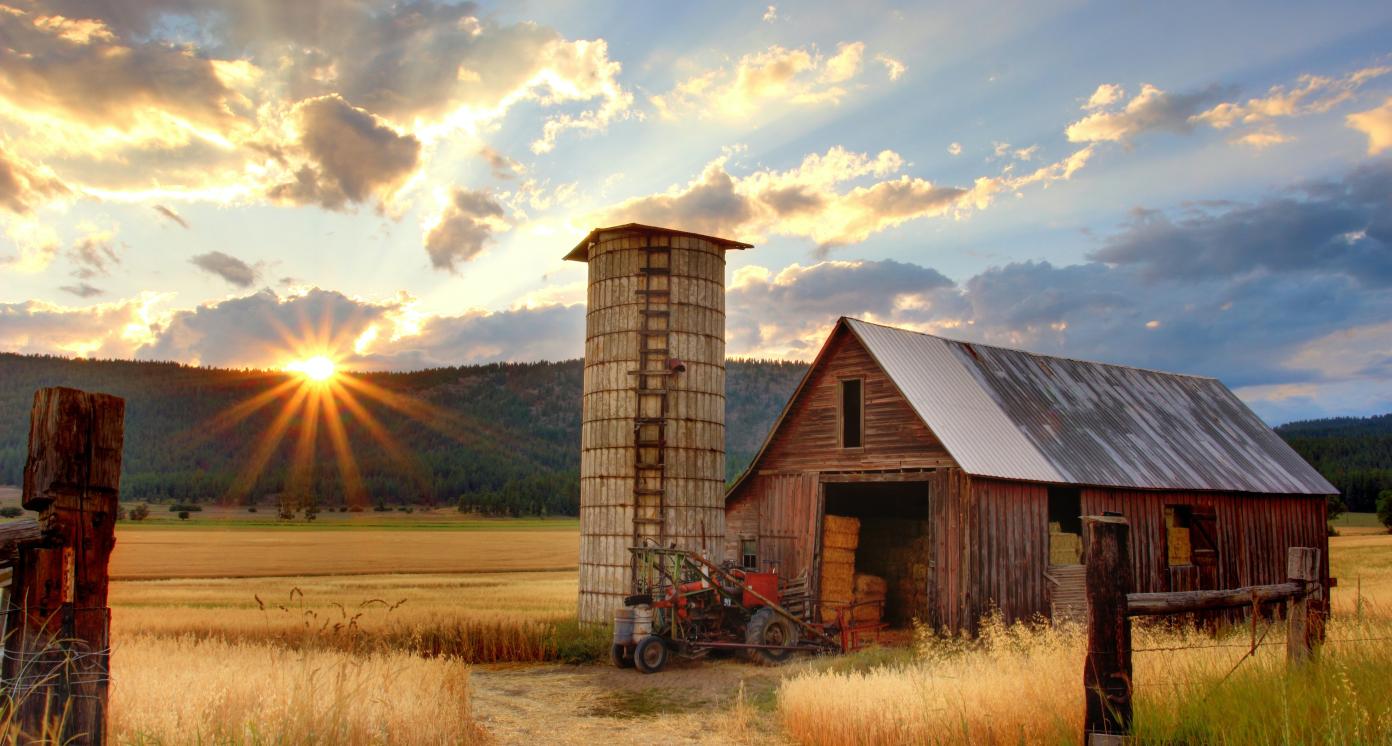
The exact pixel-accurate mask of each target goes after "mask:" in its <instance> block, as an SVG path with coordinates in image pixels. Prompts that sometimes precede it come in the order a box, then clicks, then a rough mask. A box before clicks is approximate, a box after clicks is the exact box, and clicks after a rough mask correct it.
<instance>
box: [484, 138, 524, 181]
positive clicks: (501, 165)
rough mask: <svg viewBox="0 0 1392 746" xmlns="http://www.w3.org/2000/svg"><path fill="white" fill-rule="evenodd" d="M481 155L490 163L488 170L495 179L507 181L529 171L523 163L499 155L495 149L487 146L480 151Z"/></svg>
mask: <svg viewBox="0 0 1392 746" xmlns="http://www.w3.org/2000/svg"><path fill="white" fill-rule="evenodd" d="M479 155H480V156H482V157H483V160H484V161H485V162H487V163H488V169H489V170H490V171H492V172H493V178H495V179H503V180H507V179H511V178H512V177H514V176H516V175H518V174H522V173H526V171H527V168H526V167H525V166H523V165H522V164H521V163H518V162H517V161H514V160H513V159H511V158H509V157H507V156H505V155H503V154H502V153H499V152H498V151H496V150H494V149H493V148H490V147H486V146H485V147H484V148H482V149H481V150H479Z"/></svg>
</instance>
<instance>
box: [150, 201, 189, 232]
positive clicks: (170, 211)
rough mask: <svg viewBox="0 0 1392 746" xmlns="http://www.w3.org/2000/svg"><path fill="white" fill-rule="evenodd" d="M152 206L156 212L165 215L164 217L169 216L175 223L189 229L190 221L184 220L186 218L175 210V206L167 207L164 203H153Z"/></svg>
mask: <svg viewBox="0 0 1392 746" xmlns="http://www.w3.org/2000/svg"><path fill="white" fill-rule="evenodd" d="M151 207H153V208H154V210H155V212H157V213H159V214H161V215H163V216H164V217H166V218H168V219H169V220H170V221H171V222H173V223H175V224H176V225H178V226H179V227H180V228H183V229H184V230H188V227H189V224H188V221H187V220H184V218H183V216H182V215H180V214H179V213H177V212H175V211H174V208H172V207H165V206H164V205H152V206H151Z"/></svg>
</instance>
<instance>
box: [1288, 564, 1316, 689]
mask: <svg viewBox="0 0 1392 746" xmlns="http://www.w3.org/2000/svg"><path fill="white" fill-rule="evenodd" d="M1319 566H1320V552H1319V550H1318V549H1311V548H1309V547H1291V548H1289V549H1287V550H1286V579H1287V580H1289V581H1290V582H1292V583H1295V584H1296V585H1298V586H1300V590H1299V592H1297V593H1296V594H1295V595H1294V596H1292V597H1291V599H1290V601H1288V602H1287V603H1286V660H1287V661H1289V662H1290V663H1292V664H1300V663H1304V662H1305V661H1307V660H1309V659H1310V652H1311V650H1312V649H1313V648H1314V638H1315V634H1314V632H1315V629H1314V626H1315V625H1312V624H1311V623H1310V594H1311V593H1316V592H1319V590H1320V587H1319Z"/></svg>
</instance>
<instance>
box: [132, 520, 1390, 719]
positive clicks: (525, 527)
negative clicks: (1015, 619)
mask: <svg viewBox="0 0 1392 746" xmlns="http://www.w3.org/2000/svg"><path fill="white" fill-rule="evenodd" d="M211 513H212V514H211V515H206V516H204V517H203V518H202V519H201V520H202V522H203V523H202V525H197V524H193V525H190V524H191V523H192V522H190V523H184V522H180V521H178V520H177V519H173V520H169V519H165V518H164V517H163V516H161V519H162V520H160V521H158V522H157V523H156V522H151V523H147V524H143V525H137V524H131V523H122V524H121V525H120V527H119V529H118V533H117V540H118V542H117V547H118V548H117V550H116V553H115V555H114V556H113V571H114V573H115V575H116V576H117V577H119V578H120V579H118V580H115V581H114V582H113V583H112V585H111V605H112V609H113V618H112V632H113V635H112V639H113V658H112V666H113V688H112V701H111V727H112V733H113V735H114V736H115V742H118V743H141V744H157V743H158V744H173V743H189V742H197V743H219V744H221V743H255V744H270V743H276V744H285V743H323V744H328V743H335V744H337V743H344V744H376V743H391V744H445V743H484V742H489V741H490V740H491V741H493V742H514V741H525V740H535V739H536V738H537V734H538V733H540V734H542V737H543V740H555V739H561V740H566V739H570V740H571V741H574V742H587V741H588V742H592V741H594V740H607V741H609V742H612V743H616V744H617V743H629V742H636V741H639V740H643V739H647V738H651V737H654V734H659V735H664V737H665V734H666V733H667V732H670V733H671V734H672V735H671V736H670V738H667V739H666V740H671V741H674V742H679V743H680V742H710V743H715V742H720V743H733V742H748V743H764V742H789V743H800V744H841V743H864V744H871V743H1006V742H1009V743H1021V742H1030V743H1034V742H1050V743H1076V742H1077V740H1078V737H1079V730H1080V728H1081V710H1082V686H1081V682H1082V664H1083V655H1084V647H1085V640H1084V639H1083V637H1082V635H1081V634H1080V632H1079V630H1077V629H1076V628H1069V627H1061V628H1053V627H1049V626H1045V625H1037V626H1030V625H1014V626H1007V625H1003V624H1000V623H994V624H990V625H988V626H987V631H986V633H985V634H984V635H983V636H982V638H981V639H979V640H975V641H968V640H956V639H944V638H941V637H938V636H934V635H931V634H927V633H926V632H925V631H920V632H919V634H917V635H916V636H915V637H914V642H913V644H912V645H908V646H903V647H898V648H883V649H871V650H867V651H862V652H860V653H857V654H854V655H851V656H843V657H827V658H816V659H800V660H797V661H795V662H794V663H792V664H789V665H786V666H783V667H781V668H777V669H764V668H759V667H754V666H749V665H746V664H744V663H740V662H735V661H705V662H701V663H696V664H681V663H678V664H675V666H674V668H673V670H669V671H668V672H665V673H663V674H660V675H658V676H653V677H644V676H641V675H640V674H636V673H634V672H631V671H618V670H616V669H613V668H611V667H609V666H608V665H607V663H605V662H603V661H599V662H591V663H587V664H585V665H579V666H573V665H567V664H566V662H567V661H572V662H579V661H593V659H594V658H595V657H596V656H597V655H602V653H603V651H604V650H605V647H604V646H605V643H606V640H607V634H608V631H607V630H598V631H593V632H584V631H582V630H580V629H579V628H578V627H577V626H576V625H575V624H574V618H573V615H574V602H575V594H576V576H575V569H574V568H575V563H576V543H577V541H576V540H577V530H576V527H575V525H574V522H573V521H569V522H567V521H517V522H512V521H478V520H470V519H466V518H458V517H456V516H443V515H440V516H436V515H431V514H430V513H420V512H417V513H415V514H413V515H407V514H392V515H391V516H374V515H373V514H371V513H366V514H347V515H345V516H343V517H341V518H339V517H335V519H334V520H335V521H339V524H338V525H333V524H332V523H331V522H329V521H325V522H324V523H321V524H316V525H313V526H303V525H299V526H285V525H276V523H275V522H274V519H271V520H269V521H267V522H264V523H259V524H258V523H257V522H256V521H255V520H253V521H248V519H247V518H246V517H245V516H244V515H241V514H238V513H235V512H232V511H228V512H226V513H222V514H219V513H217V512H211ZM456 515H457V514H456ZM257 520H264V519H257ZM218 521H224V523H222V524H218V523H217V522H218ZM385 521H392V522H393V523H392V524H391V525H389V526H384V525H382V523H383V522H385ZM416 521H418V522H420V525H411V524H412V522H416ZM1343 521H1344V522H1343V523H1342V524H1341V525H1340V526H1339V531H1340V534H1341V535H1340V536H1338V537H1335V538H1333V539H1332V540H1331V564H1332V568H1333V573H1334V575H1335V576H1337V577H1338V578H1339V584H1338V587H1337V588H1335V589H1334V591H1333V599H1334V601H1333V603H1334V612H1335V617H1334V619H1333V621H1332V622H1331V624H1330V627H1329V636H1330V640H1331V642H1330V643H1329V644H1327V645H1326V646H1324V648H1323V649H1322V651H1321V653H1320V657H1319V661H1318V662H1317V663H1316V664H1314V665H1311V666H1308V667H1306V668H1305V669H1303V670H1300V671H1296V672H1290V671H1288V670H1287V668H1286V664H1285V648H1284V627H1283V625H1282V624H1280V623H1278V624H1277V625H1276V626H1275V627H1273V628H1272V629H1271V630H1270V631H1269V633H1267V634H1268V636H1267V637H1266V638H1263V642H1264V643H1268V644H1263V645H1261V646H1259V647H1258V649H1257V652H1256V654H1255V655H1254V656H1252V657H1250V658H1248V659H1246V660H1242V659H1243V658H1244V656H1245V654H1246V652H1247V643H1248V640H1249V638H1248V635H1249V631H1248V630H1247V629H1245V628H1244V629H1238V630H1233V631H1232V632H1231V633H1230V634H1229V635H1228V636H1226V637H1223V638H1220V639H1218V640H1214V639H1213V638H1211V637H1208V636H1204V635H1201V634H1197V633H1193V632H1181V631H1176V630H1174V629H1171V628H1166V627H1163V626H1138V628H1137V631H1136V640H1135V646H1136V647H1137V648H1138V649H1140V648H1171V647H1180V648H1184V649H1183V650H1178V651H1165V652H1146V651H1141V650H1138V651H1137V653H1136V655H1135V680H1136V692H1137V694H1136V700H1135V703H1136V718H1137V720H1136V726H1137V733H1138V735H1139V736H1140V738H1139V741H1140V742H1144V743H1305V742H1314V741H1320V742H1325V743H1386V742H1389V741H1392V699H1388V698H1387V697H1386V694H1385V693H1386V692H1388V691H1392V646H1389V644H1388V642H1386V641H1384V642H1371V641H1368V642H1365V641H1364V640H1367V639H1369V638H1392V536H1389V535H1388V534H1386V533H1384V532H1382V531H1381V529H1380V528H1379V527H1377V526H1376V524H1374V523H1372V522H1371V521H1369V520H1368V519H1367V518H1366V517H1364V516H1352V517H1350V518H1348V519H1343ZM443 523H448V524H449V525H447V526H441V525H438V524H443ZM387 570H390V572H387ZM1264 629H1265V628H1264V627H1262V628H1259V630H1258V634H1261V633H1262V632H1263V631H1264ZM1239 661H1241V663H1240V665H1239ZM519 662H520V664H519ZM746 684H747V685H748V690H747V691H746V688H745V687H746ZM480 686H483V687H484V689H483V690H482V691H483V692H484V694H485V695H487V696H484V697H483V698H482V700H481V699H480V696H479V691H480V690H479V687H480ZM481 701H482V702H483V703H484V704H482V705H481V704H480V702H481ZM523 702H526V703H528V704H527V706H528V707H532V709H529V710H526V711H525V712H526V714H525V715H524V716H519V717H517V718H513V721H516V720H519V719H520V720H521V721H523V722H524V725H525V726H526V727H525V728H523V729H521V730H518V729H515V728H512V726H511V725H510V724H509V723H512V725H515V722H513V721H509V720H507V716H508V711H509V710H511V709H514V708H515V707H517V706H521V704H520V703H523ZM533 705H535V706H534V707H533ZM480 707H483V708H484V710H485V712H484V713H483V714H482V715H481V714H480V711H479V708H480ZM489 708H492V709H491V710H490V709H489ZM706 724H713V725H710V727H707V726H706ZM494 728H497V729H499V730H493V729H494ZM548 735H549V736H550V737H549V738H548V737H547V736H548Z"/></svg>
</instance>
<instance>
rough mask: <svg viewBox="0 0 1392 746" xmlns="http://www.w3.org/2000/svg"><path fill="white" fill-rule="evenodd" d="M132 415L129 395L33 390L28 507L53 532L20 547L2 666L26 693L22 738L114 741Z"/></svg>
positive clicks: (17, 690)
mask: <svg viewBox="0 0 1392 746" xmlns="http://www.w3.org/2000/svg"><path fill="white" fill-rule="evenodd" d="M124 420H125V402H124V400H122V399H120V398H118V397H115V396H110V395H108V394H92V393H87V392H84V391H79V390H77V389H71V388H46V389H39V390H38V391H37V392H35V393H34V408H33V410H32V412H31V413H30V420H29V459H28V461H27V462H26V463H25V466H24V507H25V508H28V509H29V510H34V511H38V512H39V523H40V524H41V526H42V527H43V532H44V535H45V537H46V538H45V540H44V541H42V542H39V543H34V544H28V545H25V546H23V547H21V548H20V550H19V556H18V557H17V558H16V561H15V567H14V581H13V585H12V587H11V594H10V604H9V609H7V611H8V612H9V616H10V619H9V622H10V623H9V625H8V629H9V630H10V634H9V636H8V638H7V639H6V640H5V653H6V655H5V661H4V669H3V674H4V677H5V680H6V682H7V683H8V684H9V685H10V689H11V691H12V692H13V693H14V695H15V696H16V698H17V699H18V701H17V702H15V707H16V712H15V722H16V724H17V725H18V726H19V728H21V729H22V730H23V733H24V736H25V737H24V738H21V739H20V740H21V741H27V740H29V739H32V738H42V739H45V740H57V741H61V742H64V743H67V742H78V743H102V742H103V741H104V739H105V735H106V727H105V726H106V703H107V689H108V682H109V678H110V664H109V654H110V629H111V610H110V609H109V608H108V607H107V564H108V560H109V559H110V557H111V550H112V548H113V547H114V546H115V544H116V539H115V524H116V510H117V492H118V490H119V489H120V482H121V449H122V445H123V438H124ZM55 721H60V722H59V723H55ZM55 726H59V727H61V730H59V731H58V732H56V733H55ZM55 736H57V738H56V739H55Z"/></svg>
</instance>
